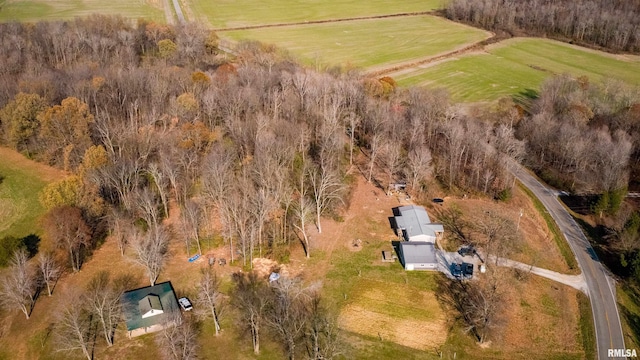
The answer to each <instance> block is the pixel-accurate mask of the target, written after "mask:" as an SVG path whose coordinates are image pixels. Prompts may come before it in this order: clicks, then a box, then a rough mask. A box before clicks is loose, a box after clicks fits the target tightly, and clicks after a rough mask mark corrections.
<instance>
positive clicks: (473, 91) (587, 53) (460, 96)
mask: <svg viewBox="0 0 640 360" xmlns="http://www.w3.org/2000/svg"><path fill="white" fill-rule="evenodd" d="M562 73H568V74H571V75H573V76H583V75H585V76H588V77H589V78H590V79H591V80H593V81H599V80H601V79H603V78H605V77H606V78H618V79H623V80H624V81H626V82H628V83H630V84H633V85H640V58H639V57H634V56H615V55H611V54H607V53H603V52H598V51H594V50H590V49H585V48H580V47H577V46H572V45H568V44H564V43H561V42H557V41H553V40H548V39H536V38H519V39H510V40H506V41H503V42H501V43H500V44H497V45H495V46H492V47H488V48H487V53H483V54H470V55H467V56H462V57H459V58H452V59H451V60H449V61H445V62H441V63H438V64H434V65H432V66H425V67H423V68H417V69H415V70H412V71H401V72H398V73H397V74H391V76H393V77H394V78H395V79H396V80H397V81H398V82H399V84H400V85H403V86H411V85H423V86H429V87H433V88H446V89H448V90H449V92H450V93H451V96H452V98H453V100H455V101H469V102H472V101H491V100H495V99H498V98H500V97H503V96H514V95H515V96H518V95H521V94H524V93H530V90H534V91H535V90H538V88H539V86H540V85H541V84H542V82H543V81H544V80H545V79H546V78H547V77H549V76H552V75H553V74H562Z"/></svg>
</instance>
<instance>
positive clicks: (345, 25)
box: [220, 16, 489, 68]
mask: <svg viewBox="0 0 640 360" xmlns="http://www.w3.org/2000/svg"><path fill="white" fill-rule="evenodd" d="M220 35H221V36H223V37H229V38H232V39H234V40H239V39H252V40H258V41H261V42H264V43H271V44H275V45H277V46H279V47H281V48H284V49H287V50H289V51H290V52H291V53H292V54H293V55H294V56H297V57H298V58H299V59H300V60H301V61H302V62H304V63H306V64H308V65H319V64H322V65H346V66H355V67H364V68H370V67H373V66H379V65H382V64H384V65H386V66H388V65H393V64H398V63H402V62H406V61H411V60H416V59H420V58H425V57H429V56H434V55H436V54H440V53H443V52H447V51H451V50H454V49H456V48H460V47H463V46H465V45H467V44H469V43H473V42H476V41H480V40H483V39H485V38H487V37H489V34H488V33H487V32H485V31H482V30H478V29H474V28H471V27H468V26H465V25H461V24H457V23H454V22H450V21H447V20H445V19H442V18H439V17H435V16H409V17H403V18H387V19H372V20H357V21H348V22H338V23H325V24H313V25H305V26H291V27H277V28H264V29H254V30H243V31H230V32H224V33H221V34H220Z"/></svg>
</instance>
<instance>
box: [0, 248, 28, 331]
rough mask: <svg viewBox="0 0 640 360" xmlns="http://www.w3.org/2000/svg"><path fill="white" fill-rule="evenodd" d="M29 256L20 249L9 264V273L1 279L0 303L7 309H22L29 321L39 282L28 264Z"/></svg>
mask: <svg viewBox="0 0 640 360" xmlns="http://www.w3.org/2000/svg"><path fill="white" fill-rule="evenodd" d="M28 260H29V254H28V253H27V251H26V250H24V249H19V250H18V251H16V252H15V253H14V254H13V257H12V258H11V261H10V263H9V265H10V267H9V272H8V273H7V274H6V275H5V276H3V277H2V279H0V303H1V304H2V306H3V307H4V308H6V309H11V310H13V309H20V311H22V312H23V313H24V316H25V317H26V318H27V319H29V316H30V315H31V311H32V310H33V305H34V303H35V293H36V287H37V281H36V277H35V274H34V271H33V269H32V268H31V266H30V265H29V263H28Z"/></svg>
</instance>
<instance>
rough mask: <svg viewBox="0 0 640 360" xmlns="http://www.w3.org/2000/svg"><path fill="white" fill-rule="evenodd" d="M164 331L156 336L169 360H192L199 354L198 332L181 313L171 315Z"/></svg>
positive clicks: (167, 319)
mask: <svg viewBox="0 0 640 360" xmlns="http://www.w3.org/2000/svg"><path fill="white" fill-rule="evenodd" d="M165 321H166V323H165V326H164V329H163V330H162V331H161V332H160V333H159V334H158V335H157V336H156V341H157V342H158V344H159V345H160V348H161V349H162V352H161V353H162V355H163V358H165V359H167V360H192V359H196V358H197V354H198V332H197V330H196V327H195V324H194V323H193V322H191V321H189V320H188V319H185V318H183V317H182V315H181V314H180V312H174V313H171V314H169V316H167V318H166V320H165Z"/></svg>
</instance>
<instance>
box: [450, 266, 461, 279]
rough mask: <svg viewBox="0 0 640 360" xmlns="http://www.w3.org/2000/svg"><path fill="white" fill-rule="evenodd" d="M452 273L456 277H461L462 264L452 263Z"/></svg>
mask: <svg viewBox="0 0 640 360" xmlns="http://www.w3.org/2000/svg"><path fill="white" fill-rule="evenodd" d="M451 275H453V276H454V277H456V278H458V279H459V278H461V277H462V265H460V264H457V263H456V264H451Z"/></svg>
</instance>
